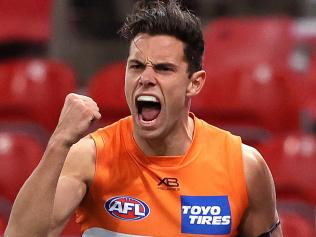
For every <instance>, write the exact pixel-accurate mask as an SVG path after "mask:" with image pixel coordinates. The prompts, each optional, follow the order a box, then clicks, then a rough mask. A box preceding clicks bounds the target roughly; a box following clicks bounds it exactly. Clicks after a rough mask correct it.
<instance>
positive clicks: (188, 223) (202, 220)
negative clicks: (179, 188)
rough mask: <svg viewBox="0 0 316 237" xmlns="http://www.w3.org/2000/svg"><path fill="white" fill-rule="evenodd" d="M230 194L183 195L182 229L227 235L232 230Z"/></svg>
mask: <svg viewBox="0 0 316 237" xmlns="http://www.w3.org/2000/svg"><path fill="white" fill-rule="evenodd" d="M231 223H232V220H231V210H230V205H229V201H228V196H181V231H182V233H190V234H205V235H225V234H229V233H230V232H231Z"/></svg>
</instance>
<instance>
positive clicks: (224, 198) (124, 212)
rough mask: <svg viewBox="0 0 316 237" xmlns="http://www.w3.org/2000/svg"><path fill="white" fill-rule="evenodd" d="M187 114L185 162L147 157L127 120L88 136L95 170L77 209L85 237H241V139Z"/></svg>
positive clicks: (179, 158)
mask: <svg viewBox="0 0 316 237" xmlns="http://www.w3.org/2000/svg"><path fill="white" fill-rule="evenodd" d="M190 116H192V117H193V118H194V123H195V128H194V135H193V141H192V144H191V146H190V148H189V149H188V151H187V153H186V154H185V155H184V156H172V157H166V156H162V157H160V156H155V157H150V156H146V155H145V154H144V153H143V152H142V151H141V149H140V148H139V147H138V146H137V144H136V142H135V141H134V138H133V135H132V129H133V124H132V118H131V117H127V118H124V119H121V120H120V121H118V122H116V123H114V124H112V125H110V126H107V127H105V128H102V129H99V130H97V131H96V132H94V133H92V134H91V136H92V138H93V139H94V141H95V144H96V172H95V177H94V180H93V183H92V185H91V187H90V188H89V189H88V192H87V194H86V196H85V198H84V199H83V201H82V203H81V204H80V206H79V208H78V210H77V222H78V223H79V224H80V225H81V233H82V235H83V236H84V237H92V236H93V237H105V236H117V237H123V236H126V237H127V236H236V235H237V234H238V231H237V228H238V225H239V224H240V221H241V218H242V216H243V214H244V211H245V209H246V208H247V206H248V199H247V191H246V183H245V175H244V170H243V160H242V152H241V139H240V137H237V136H234V135H232V134H230V133H229V132H227V131H224V130H221V129H219V128H216V127H214V126H211V125H209V124H207V123H206V122H204V121H203V120H200V119H198V118H197V117H195V116H194V115H192V114H190Z"/></svg>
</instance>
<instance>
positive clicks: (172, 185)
mask: <svg viewBox="0 0 316 237" xmlns="http://www.w3.org/2000/svg"><path fill="white" fill-rule="evenodd" d="M159 180H160V182H159V183H158V188H159V189H162V190H176V191H179V190H180V188H179V187H180V184H179V182H178V179H177V178H163V179H159Z"/></svg>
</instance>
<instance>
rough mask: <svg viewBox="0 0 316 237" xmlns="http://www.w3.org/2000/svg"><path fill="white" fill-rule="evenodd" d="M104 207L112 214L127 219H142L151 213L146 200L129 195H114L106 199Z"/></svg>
mask: <svg viewBox="0 0 316 237" xmlns="http://www.w3.org/2000/svg"><path fill="white" fill-rule="evenodd" d="M104 208H105V210H107V212H108V213H109V214H110V215H112V216H114V217H116V218H118V219H121V220H127V221H133V220H141V219H143V218H146V217H147V216H148V215H149V213H150V209H149V207H148V205H147V204H146V203H145V202H143V201H141V200H139V199H136V198H133V197H128V196H118V197H113V198H111V199H109V200H107V201H106V203H105V204H104Z"/></svg>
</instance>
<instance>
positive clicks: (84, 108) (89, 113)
mask: <svg viewBox="0 0 316 237" xmlns="http://www.w3.org/2000/svg"><path fill="white" fill-rule="evenodd" d="M100 118H101V114H100V113H99V108H98V105H97V103H96V102H95V101H94V100H93V99H91V98H90V97H87V96H83V95H78V94H74V93H71V94H69V95H67V97H66V99H65V103H64V107H63V109H62V111H61V114H60V117H59V121H58V125H57V127H56V129H55V132H54V135H55V136H59V137H62V138H63V139H65V142H67V143H68V144H69V145H72V144H74V143H76V142H77V141H78V140H79V139H80V138H81V135H82V134H83V133H84V132H85V131H86V130H87V129H88V128H89V126H90V124H91V122H92V121H93V120H96V119H100Z"/></svg>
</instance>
